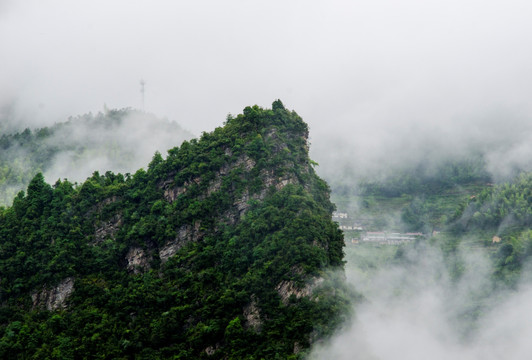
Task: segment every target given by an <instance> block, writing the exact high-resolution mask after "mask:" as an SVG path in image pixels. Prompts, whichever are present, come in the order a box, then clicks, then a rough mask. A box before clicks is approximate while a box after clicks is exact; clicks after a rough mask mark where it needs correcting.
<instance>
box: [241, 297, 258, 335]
mask: <svg viewBox="0 0 532 360" xmlns="http://www.w3.org/2000/svg"><path fill="white" fill-rule="evenodd" d="M243 312H244V317H245V318H246V322H245V323H244V327H245V328H246V329H251V330H253V331H255V332H257V333H260V332H261V330H262V320H261V318H260V309H259V302H258V300H257V298H256V297H255V295H252V296H251V302H250V303H249V304H247V305H246V306H244V311H243Z"/></svg>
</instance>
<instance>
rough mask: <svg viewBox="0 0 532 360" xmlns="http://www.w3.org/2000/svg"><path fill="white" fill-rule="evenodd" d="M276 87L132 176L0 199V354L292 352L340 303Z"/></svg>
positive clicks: (310, 185) (326, 232)
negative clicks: (273, 94)
mask: <svg viewBox="0 0 532 360" xmlns="http://www.w3.org/2000/svg"><path fill="white" fill-rule="evenodd" d="M307 138H308V128H307V125H306V124H305V123H304V122H303V121H302V120H301V118H300V117H299V116H298V115H297V114H296V113H294V112H290V111H287V110H286V109H285V108H284V106H283V105H282V103H281V102H280V101H276V102H274V103H273V107H272V109H271V110H269V109H262V108H259V107H258V106H253V107H247V108H246V109H244V113H243V114H241V115H238V116H236V117H231V116H229V117H228V119H227V122H226V124H225V126H224V127H220V128H217V129H216V130H215V131H213V132H211V133H203V135H202V136H201V138H200V139H199V140H196V139H193V140H191V141H189V142H188V141H185V142H184V143H183V144H182V145H181V146H179V147H175V148H173V149H171V150H169V151H168V156H167V157H166V159H164V158H163V157H162V156H161V155H160V154H159V153H156V154H155V155H154V157H153V159H152V161H151V162H150V164H149V166H148V168H147V170H142V169H141V170H139V171H137V172H136V173H135V174H134V175H132V176H131V175H126V176H124V175H121V174H113V173H111V172H107V173H106V174H105V175H100V174H99V173H94V174H93V176H92V177H91V178H89V179H87V181H85V182H84V183H83V184H81V185H79V186H74V185H73V184H72V183H70V182H69V181H67V180H64V181H57V182H56V183H55V184H54V185H53V186H50V185H48V184H47V183H46V182H45V181H44V178H43V176H42V175H40V174H39V175H37V176H36V177H35V178H34V179H33V180H32V181H31V183H30V184H29V186H28V189H27V193H26V194H24V193H19V195H18V196H17V197H16V198H15V200H14V201H13V206H12V207H10V208H7V209H3V210H1V211H0V274H2V275H1V276H2V279H1V282H0V297H1V298H0V301H1V307H0V336H1V337H0V357H2V358H38V359H46V358H57V359H77V358H98V357H100V358H133V357H137V358H180V359H181V358H182V359H187V358H189V359H201V358H208V359H221V358H228V359H260V358H268V359H270V358H272V359H273V358H280V359H285V358H299V357H302V356H303V355H304V354H305V349H308V348H309V346H310V344H311V343H312V342H313V341H315V340H316V339H320V338H323V337H324V336H327V335H328V334H330V333H331V331H332V330H333V329H334V328H335V326H337V325H338V324H339V323H340V322H341V321H342V319H341V317H340V316H341V314H342V313H344V314H345V310H346V309H347V307H348V300H347V296H345V292H344V291H343V281H342V278H341V276H340V277H338V274H341V273H342V272H341V271H340V272H330V271H329V270H330V269H340V270H341V269H342V268H343V245H344V241H343V235H342V233H341V231H340V230H339V229H338V225H337V224H335V223H333V222H332V221H331V213H332V210H333V208H334V206H333V205H332V204H331V202H330V201H329V188H328V186H327V184H326V183H325V182H324V181H323V180H321V179H320V178H319V177H318V176H317V175H316V174H315V172H314V170H313V168H312V161H311V160H310V159H309V157H308V143H307Z"/></svg>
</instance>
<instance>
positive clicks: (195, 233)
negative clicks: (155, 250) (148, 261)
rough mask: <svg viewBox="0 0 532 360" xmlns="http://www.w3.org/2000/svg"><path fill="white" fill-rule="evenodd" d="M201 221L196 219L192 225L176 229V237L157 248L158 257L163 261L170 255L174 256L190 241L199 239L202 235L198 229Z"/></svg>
mask: <svg viewBox="0 0 532 360" xmlns="http://www.w3.org/2000/svg"><path fill="white" fill-rule="evenodd" d="M200 226H201V222H199V221H196V222H195V223H194V226H191V225H183V226H181V227H180V228H179V230H177V237H176V238H175V239H174V240H172V241H169V242H167V243H166V244H165V245H164V246H163V247H162V248H161V249H160V250H159V258H160V259H161V261H162V262H163V263H165V262H166V261H168V259H169V258H170V257H171V256H174V255H175V254H176V253H177V252H178V251H179V249H181V248H182V247H184V246H185V245H186V244H188V243H190V242H195V241H199V240H200V239H201V238H202V237H203V235H204V234H203V232H201V231H200Z"/></svg>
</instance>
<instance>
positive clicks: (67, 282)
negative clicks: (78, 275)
mask: <svg viewBox="0 0 532 360" xmlns="http://www.w3.org/2000/svg"><path fill="white" fill-rule="evenodd" d="M72 291H74V278H73V277H67V278H66V279H64V280H62V281H61V282H60V283H59V284H58V285H57V286H56V287H54V288H52V289H48V288H46V287H43V288H42V289H41V290H40V291H35V292H33V293H32V294H31V300H32V302H33V308H46V310H48V311H53V310H57V309H65V308H66V300H67V299H68V297H69V296H70V294H71V293H72Z"/></svg>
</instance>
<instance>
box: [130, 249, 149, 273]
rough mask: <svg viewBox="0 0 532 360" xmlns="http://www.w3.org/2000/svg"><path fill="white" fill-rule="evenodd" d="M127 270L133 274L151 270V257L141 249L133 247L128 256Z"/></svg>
mask: <svg viewBox="0 0 532 360" xmlns="http://www.w3.org/2000/svg"><path fill="white" fill-rule="evenodd" d="M126 260H127V270H128V271H129V272H132V273H133V274H140V273H141V272H144V271H146V270H148V269H149V268H150V261H151V256H149V255H146V252H145V251H144V250H143V249H141V248H139V247H132V248H130V249H129V251H128V252H127V254H126Z"/></svg>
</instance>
